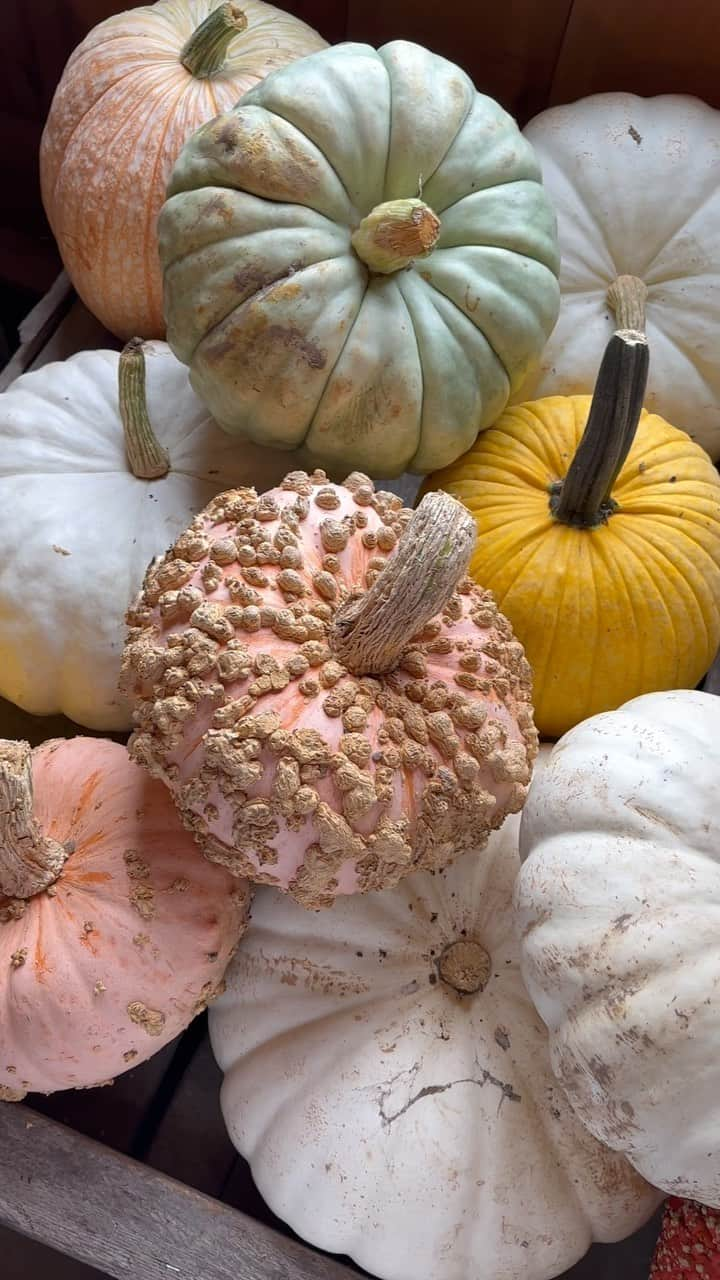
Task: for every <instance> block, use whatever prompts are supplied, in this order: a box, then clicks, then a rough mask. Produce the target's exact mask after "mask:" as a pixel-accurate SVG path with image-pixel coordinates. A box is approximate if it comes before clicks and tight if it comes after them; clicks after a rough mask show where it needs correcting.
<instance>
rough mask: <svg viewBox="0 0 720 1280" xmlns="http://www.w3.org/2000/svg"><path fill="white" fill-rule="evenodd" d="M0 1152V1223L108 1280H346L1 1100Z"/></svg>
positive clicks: (210, 1203)
mask: <svg viewBox="0 0 720 1280" xmlns="http://www.w3.org/2000/svg"><path fill="white" fill-rule="evenodd" d="M0 1150H1V1151H2V1153H3V1176H2V1179H0V1223H2V1224H3V1225H4V1226H7V1227H10V1228H11V1229H12V1230H14V1231H18V1232H20V1233H21V1234H23V1235H27V1236H30V1237H31V1238H32V1239H34V1240H39V1241H41V1242H42V1243H44V1244H49V1245H51V1246H53V1247H54V1248H57V1249H59V1250H60V1251H61V1252H63V1253H65V1254H68V1255H69V1256H70V1257H73V1258H77V1259H78V1261H79V1262H85V1263H89V1264H90V1265H91V1266H95V1267H98V1268H99V1269H100V1270H102V1271H105V1272H106V1273H107V1275H108V1276H111V1277H113V1280H140V1277H142V1280H176V1278H177V1280H198V1277H202V1280H238V1276H242V1280H350V1276H351V1275H352V1274H353V1273H352V1272H350V1271H348V1269H347V1268H345V1267H342V1266H340V1265H339V1264H338V1263H336V1262H335V1261H334V1260H332V1259H329V1258H325V1257H323V1256H321V1255H319V1254H315V1253H313V1252H312V1251H311V1250H309V1249H306V1248H305V1247H304V1246H302V1245H299V1244H296V1243H295V1242H294V1241H292V1240H284V1239H282V1238H281V1237H279V1236H278V1235H277V1234H276V1233H275V1232H273V1231H271V1230H269V1229H268V1228H267V1227H265V1226H263V1225H262V1224H260V1223H258V1222H253V1221H252V1219H250V1218H248V1217H246V1216H245V1215H244V1214H241V1213H238V1212H237V1211H234V1210H232V1209H228V1208H227V1207H226V1206H225V1205H223V1204H221V1203H220V1202H219V1201H217V1200H211V1199H210V1198H209V1197H208V1196H203V1195H201V1194H200V1193H199V1192H197V1191H192V1190H190V1189H189V1188H187V1187H183V1186H182V1185H181V1184H180V1183H179V1182H175V1181H174V1180H172V1179H170V1178H166V1177H165V1176H164V1175H163V1174H160V1173H155V1172H154V1171H153V1170H151V1169H148V1168H147V1167H146V1166H145V1165H141V1164H138V1163H137V1162H136V1161H133V1160H129V1159H128V1158H127V1157H126V1156H121V1155H118V1154H117V1153H115V1152H112V1151H109V1150H108V1149H107V1148H105V1147H102V1146H100V1145H99V1144H98V1143H96V1142H92V1141H90V1140H89V1139H87V1138H82V1137H80V1136H79V1135H78V1134H74V1133H73V1132H72V1131H71V1130H69V1129H66V1128H65V1127H64V1126H62V1125H58V1124H55V1123H54V1122H53V1121H49V1120H46V1119H45V1118H44V1117H43V1116H40V1115H38V1114H37V1113H36V1112H33V1111H30V1110H29V1109H28V1108H27V1107H24V1106H20V1105H6V1106H3V1107H0Z"/></svg>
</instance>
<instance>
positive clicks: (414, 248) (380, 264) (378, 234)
mask: <svg viewBox="0 0 720 1280" xmlns="http://www.w3.org/2000/svg"><path fill="white" fill-rule="evenodd" d="M439 235H440V219H439V218H438V216H437V214H436V213H433V211H432V209H431V208H430V206H429V205H427V204H424V203H423V201H422V200H387V201H386V202H385V203H384V204H378V205H376V206H375V208H374V209H371V210H370V213H369V214H368V215H367V217H366V218H363V220H362V222H361V223H360V226H359V227H358V228H357V230H356V231H354V232H353V234H352V247H353V249H354V250H355V252H356V254H357V255H358V257H359V258H361V259H362V261H363V262H364V263H365V265H366V266H368V267H369V268H370V270H371V271H377V272H378V273H379V274H380V275H385V276H387V275H391V274H392V272H393V271H401V270H402V268H403V267H407V266H408V264H409V263H410V262H412V260H413V258H426V257H427V255H428V254H429V253H432V251H433V249H434V248H435V245H436V244H437V240H438V236H439Z"/></svg>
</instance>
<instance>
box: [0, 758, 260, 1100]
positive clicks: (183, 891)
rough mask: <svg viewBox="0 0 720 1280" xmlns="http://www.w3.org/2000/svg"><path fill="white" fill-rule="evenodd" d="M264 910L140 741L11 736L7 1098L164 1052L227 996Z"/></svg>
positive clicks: (1, 1063) (2, 1001) (6, 787)
mask: <svg viewBox="0 0 720 1280" xmlns="http://www.w3.org/2000/svg"><path fill="white" fill-rule="evenodd" d="M248 905H249V893H248V890H247V887H246V886H245V885H244V884H243V883H241V882H239V881H237V880H233V879H232V878H231V877H230V876H229V875H228V873H227V872H226V871H224V870H223V869H222V868H221V867H217V866H213V865H212V864H211V863H209V862H207V861H206V860H205V859H204V858H199V857H198V855H197V852H196V850H195V848H194V845H193V842H192V840H191V838H190V837H189V836H188V835H187V833H186V832H185V831H183V829H182V827H181V826H180V824H179V823H178V821H177V818H176V815H175V813H174V811H173V807H172V804H171V803H170V800H169V797H168V795H167V792H166V790H165V788H164V787H161V786H159V785H158V783H156V782H153V781H152V780H151V779H149V778H148V777H147V775H146V774H145V773H144V772H143V770H141V769H139V768H138V766H137V765H136V764H133V762H132V761H131V760H130V759H129V758H128V755H127V752H126V750H125V748H124V747H122V746H120V745H118V744H117V743H114V742H106V741H103V740H96V739H92V738H73V739H69V740H64V739H58V740H55V741H52V742H46V743H44V744H43V745H42V746H41V747H37V748H36V749H35V750H34V751H33V752H32V753H31V752H30V747H29V746H28V744H27V743H23V742H0V974H2V986H1V987H0V1099H3V1100H5V1101H16V1100H17V1099H19V1098H21V1097H23V1096H24V1094H25V1093H27V1092H30V1091H41V1092H44V1093H52V1092H53V1091H54V1090H56V1089H67V1088H73V1087H80V1086H89V1085H95V1084H99V1083H103V1082H107V1081H108V1080H109V1079H110V1078H111V1077H113V1076H115V1075H118V1074H119V1073H120V1072H122V1071H126V1070H127V1069H128V1068H129V1067H130V1066H133V1065H136V1064H137V1063H139V1062H142V1061H143V1060H144V1059H146V1058H149V1057H151V1056H152V1054H154V1053H156V1052H157V1051H158V1049H161V1048H162V1046H163V1045H165V1044H167V1043H168V1042H169V1041H170V1040H172V1039H173V1037H174V1036H176V1035H177V1034H178V1033H179V1032H180V1031H182V1030H183V1029H184V1027H186V1026H187V1024H188V1023H189V1022H190V1021H191V1019H192V1018H193V1017H194V1016H195V1014H196V1013H198V1012H199V1011H200V1010H201V1009H203V1008H204V1007H205V1005H206V1004H207V1003H208V1001H209V1000H211V999H212V998H213V997H214V996H215V995H216V994H217V993H218V991H219V990H220V988H221V985H222V977H223V973H224V971H225V968H226V965H227V963H228V960H229V958H230V956H231V955H232V953H233V951H234V948H235V945H236V943H237V940H238V938H239V937H240V935H241V933H242V932H243V930H244V926H245V921H246V917H247V909H248Z"/></svg>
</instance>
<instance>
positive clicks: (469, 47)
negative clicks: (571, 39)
mask: <svg viewBox="0 0 720 1280" xmlns="http://www.w3.org/2000/svg"><path fill="white" fill-rule="evenodd" d="M596 2H597V0H595V3H596ZM571 7H572V0H545V3H544V4H538V3H537V0H513V3H512V4H505V5H503V4H498V5H473V6H470V5H468V3H467V0H444V3H443V5H442V6H441V7H440V8H439V7H438V5H437V3H436V2H435V0H393V3H392V4H388V3H387V0H349V5H348V38H349V39H351V40H363V41H367V42H368V43H370V44H372V45H376V46H377V45H380V44H384V43H385V42H386V41H388V40H396V39H404V40H414V41H415V42H416V43H418V44H422V45H425V46H426V47H427V48H428V49H432V50H433V51H434V52H435V53H441V54H443V55H444V56H445V57H446V58H450V59H451V60H452V61H453V62H457V63H459V65H460V66H461V67H463V68H464V69H465V71H467V73H468V75H470V76H471V77H472V79H473V81H474V82H475V84H476V85H477V87H478V89H481V90H482V92H483V93H488V94H490V95H491V97H494V98H497V99H498V101H500V102H501V103H502V104H503V106H504V107H506V108H507V109H508V111H511V112H512V113H513V115H515V116H516V117H517V118H518V119H519V120H520V122H521V123H522V124H524V123H525V122H526V121H527V120H528V119H529V118H530V116H532V115H535V114H536V112H538V111H541V110H542V108H543V107H544V106H545V105H546V103H547V98H548V93H549V89H550V84H551V81H552V76H553V71H554V68H555V63H556V61H557V57H558V53H559V50H560V47H561V44H562V40H563V36H564V33H565V26H566V24H567V21H568V16H569V13H570V9H571Z"/></svg>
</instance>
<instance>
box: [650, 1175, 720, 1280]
mask: <svg viewBox="0 0 720 1280" xmlns="http://www.w3.org/2000/svg"><path fill="white" fill-rule="evenodd" d="M693 1272H694V1273H695V1275H696V1276H701V1277H702V1280H720V1219H719V1217H718V1213H717V1210H715V1209H709V1208H708V1207H707V1206H706V1205H701V1204H696V1203H695V1202H694V1201H693V1200H681V1199H680V1197H679V1196H670V1197H669V1198H668V1201H667V1204H666V1205H665V1211H664V1213H663V1220H662V1228H661V1231H660V1235H659V1237H658V1241H657V1244H656V1246H655V1253H654V1255H653V1260H652V1266H651V1268H650V1280H679V1278H680V1277H683V1276H691V1275H692V1274H693Z"/></svg>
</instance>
